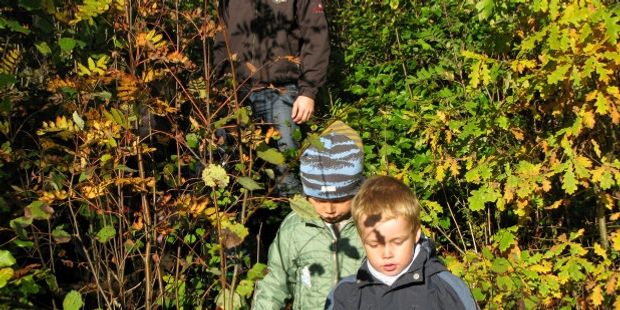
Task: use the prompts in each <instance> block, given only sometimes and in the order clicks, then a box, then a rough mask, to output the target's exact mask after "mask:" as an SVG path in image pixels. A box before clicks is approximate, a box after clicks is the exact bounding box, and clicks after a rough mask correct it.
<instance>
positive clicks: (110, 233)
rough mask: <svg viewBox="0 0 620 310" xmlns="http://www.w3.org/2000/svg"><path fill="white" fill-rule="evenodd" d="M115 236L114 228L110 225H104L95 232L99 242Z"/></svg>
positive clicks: (104, 241)
mask: <svg viewBox="0 0 620 310" xmlns="http://www.w3.org/2000/svg"><path fill="white" fill-rule="evenodd" d="M114 236H116V229H115V228H114V226H112V225H106V226H104V227H103V228H101V229H100V230H99V232H97V236H96V238H97V240H99V242H101V243H106V242H108V240H110V239H112V238H113V237H114Z"/></svg>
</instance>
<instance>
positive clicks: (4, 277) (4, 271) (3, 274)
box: [0, 268, 14, 288]
mask: <svg viewBox="0 0 620 310" xmlns="http://www.w3.org/2000/svg"><path fill="white" fill-rule="evenodd" d="M13 273H14V271H13V268H0V288H3V287H5V286H6V284H7V283H8V282H9V280H11V278H12V277H13Z"/></svg>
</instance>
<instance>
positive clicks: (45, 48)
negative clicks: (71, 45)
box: [34, 42, 52, 56]
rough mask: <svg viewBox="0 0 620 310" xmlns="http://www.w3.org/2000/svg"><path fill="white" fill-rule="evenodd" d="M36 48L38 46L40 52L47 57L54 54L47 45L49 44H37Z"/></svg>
mask: <svg viewBox="0 0 620 310" xmlns="http://www.w3.org/2000/svg"><path fill="white" fill-rule="evenodd" d="M34 46H36V47H37V49H38V50H39V52H40V53H41V54H43V55H45V56H47V55H49V54H51V53H52V50H51V49H50V47H49V45H47V42H39V43H35V45H34Z"/></svg>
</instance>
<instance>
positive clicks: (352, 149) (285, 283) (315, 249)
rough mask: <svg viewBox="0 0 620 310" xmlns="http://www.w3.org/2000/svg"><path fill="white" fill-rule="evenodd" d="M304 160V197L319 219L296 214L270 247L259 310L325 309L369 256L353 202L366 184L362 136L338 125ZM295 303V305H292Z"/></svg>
mask: <svg viewBox="0 0 620 310" xmlns="http://www.w3.org/2000/svg"><path fill="white" fill-rule="evenodd" d="M319 140H320V142H321V143H320V144H321V145H311V146H309V147H308V148H306V149H305V150H304V151H303V153H302V155H301V158H300V168H299V170H300V175H301V181H302V188H303V193H304V195H305V196H306V198H307V200H308V201H309V202H310V204H312V206H313V207H314V210H316V213H318V215H319V217H317V218H305V217H304V216H303V215H302V214H299V213H297V212H295V211H293V212H291V213H290V214H289V215H288V216H287V217H286V218H285V219H284V221H283V222H282V224H281V225H280V228H279V229H278V232H277V234H276V236H275V239H274V241H273V243H272V244H271V246H270V247H269V254H268V270H269V272H268V274H267V275H266V276H265V278H263V279H262V280H261V281H260V282H258V284H257V287H256V292H255V295H254V302H253V309H270V310H271V309H282V308H284V306H285V305H286V304H287V302H289V301H292V306H293V309H323V307H324V305H325V299H326V298H327V295H328V293H329V291H330V290H331V288H332V287H334V285H336V283H338V281H339V280H340V279H341V278H343V277H345V276H348V275H351V274H354V273H355V272H356V270H357V268H358V267H359V266H360V264H361V262H362V259H363V257H364V250H363V247H362V244H361V241H360V239H359V236H358V234H357V230H356V228H355V225H354V223H353V221H352V220H351V213H350V211H351V200H352V198H353V196H354V195H355V194H356V193H357V191H358V189H359V187H360V185H361V183H362V181H363V175H362V171H363V161H364V150H363V148H362V141H361V138H360V137H359V135H358V134H357V133H356V132H355V131H354V130H353V129H351V128H350V127H349V126H347V125H345V124H344V123H343V122H340V121H336V122H335V123H333V124H332V125H330V126H329V127H328V128H327V129H326V130H325V131H324V132H323V133H322V134H321V135H320V137H319ZM291 299H292V300H291Z"/></svg>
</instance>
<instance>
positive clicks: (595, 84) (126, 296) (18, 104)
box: [0, 0, 620, 309]
mask: <svg viewBox="0 0 620 310" xmlns="http://www.w3.org/2000/svg"><path fill="white" fill-rule="evenodd" d="M324 3H325V7H326V10H327V12H328V15H329V21H330V27H331V34H332V45H333V49H332V50H333V53H332V54H333V55H332V56H333V57H332V61H331V63H332V66H331V67H330V74H329V83H328V85H327V87H326V88H325V90H324V92H323V94H322V98H321V99H322V100H321V106H320V111H319V113H318V115H317V117H315V119H314V121H313V123H312V124H310V126H309V134H308V135H307V137H306V138H307V139H306V143H312V141H313V140H315V139H314V138H316V134H315V133H316V132H318V131H320V129H321V128H322V126H324V125H325V124H327V123H328V122H329V121H330V120H332V119H343V120H345V121H346V122H347V123H349V124H350V125H352V126H353V127H354V128H356V129H358V130H359V131H360V133H361V134H362V136H363V139H364V143H365V153H366V165H365V168H366V172H367V174H368V175H373V174H390V175H394V176H396V177H398V178H400V179H402V180H403V181H404V182H406V183H407V184H408V185H409V186H410V187H412V188H413V189H414V190H415V191H416V193H417V194H418V196H419V198H420V200H421V201H422V207H423V211H424V212H423V222H424V225H425V233H427V234H428V235H430V236H431V237H432V238H434V239H436V240H437V241H438V244H439V246H440V254H441V256H442V258H443V259H444V261H445V262H446V264H447V265H448V267H449V268H450V270H452V271H453V272H454V273H455V274H457V275H459V276H461V277H462V278H463V279H464V280H465V281H466V282H467V283H468V284H469V286H470V287H471V288H472V291H473V293H474V297H475V298H476V299H477V300H478V302H479V304H480V305H481V306H482V307H483V308H487V309H503V308H507V309H523V308H526V309H531V308H553V309H558V308H559V309H576V308H577V309H597V308H599V309H610V308H615V309H620V297H617V295H619V294H618V292H619V291H620V283H619V281H618V278H619V276H620V270H619V264H620V261H619V260H620V259H619V257H618V255H619V252H620V225H619V224H618V223H619V222H618V218H620V210H619V203H618V200H619V199H620V190H619V186H618V185H619V184H620V161H619V160H618V154H619V152H620V150H619V149H618V143H617V142H616V141H617V140H618V134H620V131H619V127H618V124H619V123H620V113H619V111H618V109H619V106H620V90H619V87H618V85H620V83H619V82H620V79H619V78H620V75H619V67H620V47H619V46H620V44H618V39H619V38H618V37H619V35H620V6H619V5H618V4H617V3H616V2H615V1H594V0H592V1H590V0H573V1H560V0H544V1H543V0H533V1H522V0H504V1H491V0H482V1H475V0H442V1H433V0H431V1H399V0H383V1H372V0H344V1H333V0H326V1H324ZM214 6H216V3H212V2H210V1H204V2H198V1H172V0H170V1H149V0H85V1H59V0H17V1H6V0H3V1H0V9H1V11H2V15H1V16H0V33H1V34H2V36H0V43H1V44H0V88H1V89H2V92H1V95H0V132H1V135H0V137H1V139H2V140H0V166H1V167H2V169H1V170H0V213H1V215H2V216H1V219H0V308H3V309H4V308H6V309H17V308H39V309H41V308H49V309H52V308H55V309H57V308H63V309H79V308H86V309H93V308H104V309H107V308H123V309H137V308H149V309H150V308H214V307H219V308H224V309H233V308H235V309H239V308H247V307H249V305H250V304H251V300H252V293H253V289H254V282H255V281H256V280H257V279H260V278H261V277H262V276H263V274H264V272H265V265H264V262H265V250H266V247H267V246H268V245H269V243H270V241H271V238H272V236H273V231H274V230H275V229H277V227H278V224H279V222H280V220H281V219H282V217H283V216H284V215H285V214H286V213H288V212H289V211H290V208H289V203H288V201H286V200H285V199H282V198H277V197H274V195H273V194H272V189H273V186H274V180H273V178H274V173H273V170H272V167H273V166H272V164H277V163H281V162H283V161H290V162H296V159H297V154H293V153H291V154H280V153H278V152H277V151H276V150H275V149H274V148H273V147H272V142H273V140H274V139H277V138H278V134H277V132H274V131H273V130H269V128H268V127H267V126H265V125H263V124H259V123H256V122H252V121H251V115H250V114H251V113H250V111H249V110H248V109H247V108H246V107H245V106H244V104H242V103H240V102H241V101H242V99H243V98H237V97H236V93H235V92H234V89H235V87H238V86H239V85H240V84H241V83H242V81H235V80H233V79H229V80H227V81H226V82H225V83H216V81H215V80H214V78H213V76H212V61H211V57H212V54H211V50H210V48H211V46H212V40H213V37H214V36H215V34H216V33H217V32H218V31H221V27H220V25H219V20H218V17H217V14H216V12H215V10H214ZM231 56H233V55H231ZM233 58H234V57H233ZM294 205H295V206H297V207H298V208H302V209H303V208H304V206H305V207H307V205H305V204H303V203H302V202H300V201H294Z"/></svg>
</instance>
